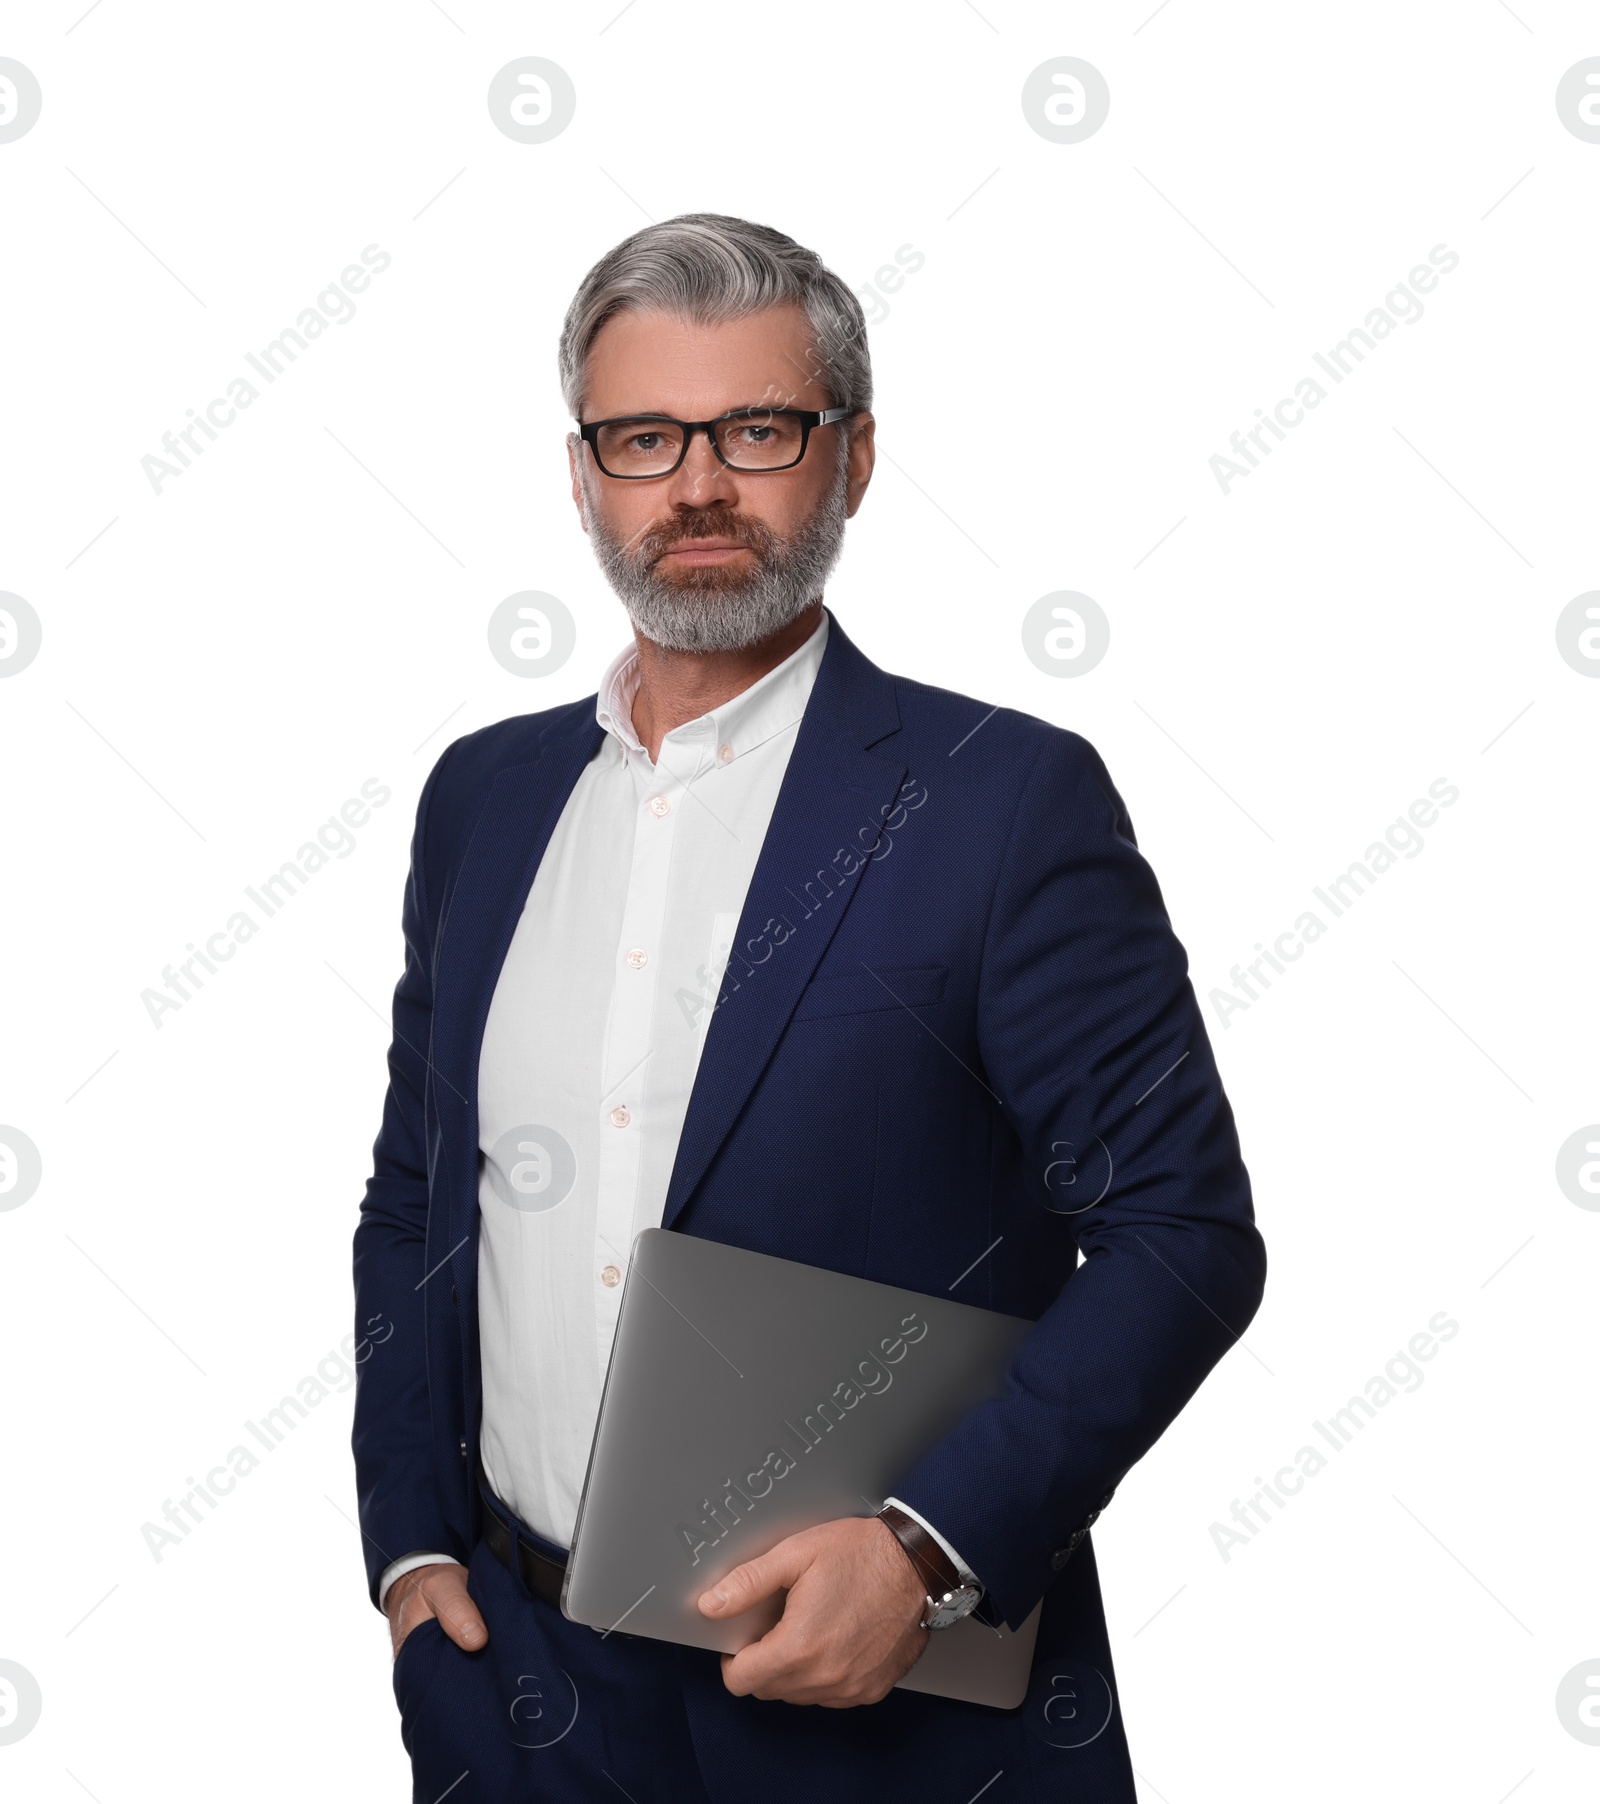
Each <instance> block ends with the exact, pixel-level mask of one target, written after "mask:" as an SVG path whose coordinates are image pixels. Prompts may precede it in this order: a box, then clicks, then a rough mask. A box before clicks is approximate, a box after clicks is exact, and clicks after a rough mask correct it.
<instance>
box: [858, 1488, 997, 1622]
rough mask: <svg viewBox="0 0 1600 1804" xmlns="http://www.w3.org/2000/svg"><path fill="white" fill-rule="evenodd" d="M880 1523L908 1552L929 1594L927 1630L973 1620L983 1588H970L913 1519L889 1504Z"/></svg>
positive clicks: (930, 1537)
mask: <svg viewBox="0 0 1600 1804" xmlns="http://www.w3.org/2000/svg"><path fill="white" fill-rule="evenodd" d="M878 1520H879V1521H880V1522H881V1523H882V1524H883V1526H884V1527H885V1528H886V1529H888V1531H889V1533H890V1534H891V1535H893V1536H894V1538H895V1539H896V1540H897V1541H898V1542H899V1543H900V1545H901V1546H902V1547H903V1548H904V1549H905V1550H906V1555H907V1557H908V1558H909V1559H910V1561H911V1564H912V1565H913V1566H915V1567H916V1569H917V1576H918V1577H919V1578H920V1579H921V1580H922V1582H923V1588H924V1589H925V1591H926V1592H927V1603H928V1608H927V1611H926V1612H925V1614H924V1615H923V1618H922V1627H923V1628H925V1629H947V1628H949V1627H950V1625H951V1624H952V1623H956V1622H960V1620H961V1619H962V1617H963V1616H970V1615H971V1614H972V1612H973V1611H974V1610H975V1609H976V1608H977V1607H978V1603H979V1600H980V1599H981V1598H982V1596H983V1587H982V1585H971V1584H968V1583H967V1582H966V1581H965V1580H964V1579H963V1578H962V1576H961V1574H960V1573H959V1572H958V1571H957V1570H956V1567H955V1562H954V1561H953V1560H952V1559H951V1558H950V1556H949V1554H947V1553H946V1552H945V1550H944V1549H943V1548H942V1547H941V1546H940V1545H939V1543H938V1542H937V1541H935V1540H934V1538H933V1536H932V1535H930V1534H929V1533H928V1531H927V1530H926V1529H925V1528H924V1527H923V1526H922V1524H921V1523H920V1522H918V1521H917V1520H916V1518H915V1517H913V1516H908V1515H907V1514H906V1513H905V1511H904V1510H902V1509H896V1507H895V1506H894V1505H893V1504H892V1503H886V1504H885V1505H884V1506H883V1508H882V1509H881V1510H879V1511H878Z"/></svg>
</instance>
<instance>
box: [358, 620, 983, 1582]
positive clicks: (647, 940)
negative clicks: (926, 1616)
mask: <svg viewBox="0 0 1600 1804" xmlns="http://www.w3.org/2000/svg"><path fill="white" fill-rule="evenodd" d="M827 642H828V615H827V613H826V611H825V610H824V612H823V614H822V617H821V620H820V622H819V624H818V627H817V630H816V631H815V632H814V633H813V634H812V635H811V637H810V638H809V639H807V640H806V642H805V644H804V645H802V646H800V648H799V649H798V650H797V651H794V652H792V653H791V654H790V656H789V657H787V658H786V659H785V660H784V661H783V662H782V663H781V664H779V665H778V666H777V667H776V668H775V669H773V670H770V671H768V672H767V674H766V675H765V676H763V677H762V678H760V680H759V681H757V682H755V683H753V684H752V685H751V686H750V687H749V688H748V689H746V690H744V691H742V692H741V693H740V694H738V695H736V696H734V697H733V699H732V700H731V701H727V702H724V703H723V704H722V705H721V706H720V707H717V708H714V709H712V710H711V712H710V713H708V714H702V715H701V716H700V717H699V719H697V720H692V721H689V722H687V723H686V724H685V725H683V726H680V727H675V728H673V730H672V731H671V732H670V733H668V734H666V735H665V737H664V738H663V739H662V742H661V750H660V753H659V756H658V757H657V758H656V760H655V761H654V762H652V761H651V758H650V754H649V753H648V752H647V751H646V749H645V748H644V746H643V745H642V744H641V743H640V741H639V738H638V735H637V734H636V733H635V732H634V730H633V699H634V696H635V695H636V694H637V692H638V688H639V659H638V652H637V650H636V648H635V647H633V646H630V647H629V648H628V649H627V650H626V651H624V652H622V653H620V654H619V655H618V656H617V657H616V658H615V659H614V660H613V661H612V663H611V664H610V666H609V667H608V668H607V670H606V672H605V675H604V677H603V678H602V680H601V684H600V692H599V695H598V697H597V701H596V710H595V712H596V717H597V719H598V720H599V723H600V725H601V726H602V727H603V728H604V729H605V738H604V739H603V740H602V741H601V743H600V747H599V749H598V750H597V751H596V753H595V755H594V757H593V758H592V759H591V761H590V762H589V764H588V765H587V766H586V767H585V768H584V770H583V772H582V774H581V775H580V776H579V778H578V782H577V784H576V786H575V787H574V789H573V791H572V795H571V797H570V798H569V799H568V802H567V805H566V807H565V808H564V809H563V811H562V814H561V817H560V819H559V821H558V822H557V824H556V828H555V831H554V833H553V834H552V835H551V839H550V844H549V846H548V848H547V850H546V852H545V855H544V857H543V859H542V860H541V861H540V865H539V870H538V874H537V875H536V876H535V878H534V881H533V886H532V888H531V889H530V891H529V893H528V900H527V903H526V905H525V906H524V908H523V911H522V916H521V919H520V920H519V921H518V923H517V927H516V931H515V933H514V934H513V936H512V940H511V945H510V949H509V950H508V951H507V953H506V958H505V963H504V965H503V966H502V968H501V971H500V976H499V981H498V983H497V984H496V987H495V992H494V998H493V1001H492V1002H491V1004H490V1008H489V1015H488V1020H487V1023H486V1025H485V1028H484V1035H483V1047H482V1052H481V1055H480V1058H479V1063H478V1124H479V1127H478V1132H479V1147H480V1152H481V1155H482V1156H481V1159H480V1177H479V1189H478V1208H479V1213H480V1216H481V1218H482V1219H481V1230H482V1231H481V1236H480V1240H479V1248H478V1327H479V1337H480V1343H481V1347H482V1361H483V1430H482V1437H481V1440H480V1447H479V1451H480V1453H481V1457H482V1460H483V1466H484V1471H485V1474H486V1476H487V1478H488V1481H489V1484H490V1487H491V1488H492V1489H493V1491H494V1492H495V1494H496V1496H498V1497H499V1498H500V1499H501V1500H502V1501H503V1502H504V1503H505V1504H506V1506H507V1507H508V1508H509V1509H510V1510H511V1511H512V1512H513V1513H514V1514H515V1515H517V1516H519V1517H520V1518H521V1519H522V1520H523V1521H524V1522H525V1523H527V1525H528V1526H529V1527H530V1528H531V1529H533V1530H535V1531H536V1532H537V1533H538V1534H541V1535H543V1536H544V1537H545V1538H546V1539H547V1540H550V1541H553V1542H554V1543H555V1544H556V1545H557V1546H559V1547H567V1546H570V1545H571V1541H572V1530H573V1525H574V1522H575V1520H576V1518H577V1511H578V1499H579V1496H580V1494H581V1492H582V1489H583V1480H584V1473H585V1471H586V1470H587V1467H588V1462H589V1448H590V1443H591V1442H592V1440H593V1438H594V1429H595V1423H596V1421H597V1419H598V1417H599V1411H600V1393H601V1388H602V1386H603V1385H604V1383H605V1375H606V1366H607V1364H608V1363H609V1361H610V1358H611V1344H612V1339H613V1336H614V1335H615V1333H616V1326H617V1315H618V1311H619V1308H620V1305H621V1302H622V1279H623V1275H624V1273H625V1272H626V1270H627V1264H628V1252H629V1248H630V1247H631V1246H632V1244H633V1238H634V1236H635V1235H636V1234H638V1233H639V1232H640V1231H641V1230H643V1229H645V1228H656V1227H659V1226H660V1225H661V1217H662V1211H663V1209H664V1207H665V1203H666V1196H667V1186H668V1184H669V1182H670V1180H671V1177H672V1168H673V1163H674V1161H675V1159H676V1157H677V1150H678V1140H679V1137H680V1135H681V1133H682V1131H683V1122H684V1116H685V1115H686V1113H687V1111H688V1106H689V1093H690V1091H691V1090H692V1089H693V1087H694V1080H695V1073H696V1071H697V1070H698V1068H699V1063H700V1053H701V1049H702V1047H703V1046H704V1044H705V1036H706V1032H707V1030H708V1028H709V1027H710V1024H711V1015H712V1005H713V1003H714V1002H715V1000H716V996H717V992H718V989H719V987H720V985H721V981H722V974H723V969H724V967H725V965H726V963H727V959H728V954H729V949H730V947H731V946H732V943H733V936H734V931H735V929H736V928H737V927H738V924H739V916H740V913H741V911H742V910H743V907H744V900H745V893H746V891H747V890H748V889H749V887H750V880H751V877H752V876H753V875H754V872H755V867H756V860H757V858H758V857H759V856H760V852H761V846H762V842H763V840H764V839H765V837H766V832H767V824H768V822H769V821H770V820H771V818H772V811H773V808H774V806H775V805H776V803H777V799H778V790H779V787H780V785H781V784H782V782H783V775H784V771H785V770H786V769H787V767H788V763H789V755H790V753H791V752H792V751H793V749H794V742H795V738H796V735H797V734H798V732H799V729H800V719H801V716H802V715H803V714H804V712H805V707H806V702H807V699H808V698H809V696H810V694H811V688H812V684H813V683H814V682H815V680H816V675H817V670H818V667H819V666H820V664H821V662H822V655H823V652H824V651H825V650H826V649H827ZM900 1507H901V1508H904V1507H905V1506H904V1505H903V1504H902V1505H901V1506H900ZM907 1513H908V1514H910V1513H911V1512H909V1511H908V1512H907ZM917 1520H918V1521H921V1520H922V1519H921V1518H920V1517H918V1518H917ZM925 1526H927V1527H928V1529H929V1532H930V1533H931V1534H934V1536H935V1538H936V1539H937V1540H939V1542H940V1545H941V1546H943V1547H944V1548H945V1550H946V1551H947V1552H948V1553H949V1554H950V1556H951V1558H952V1559H953V1560H954V1561H955V1562H956V1564H957V1566H958V1567H961V1569H962V1573H963V1576H964V1577H970V1575H969V1574H968V1573H967V1570H966V1568H965V1567H964V1565H963V1564H962V1562H961V1560H960V1557H959V1556H958V1555H957V1554H956V1553H955V1550H954V1549H953V1548H951V1547H950V1546H949V1543H948V1542H946V1541H944V1540H943V1537H941V1536H939V1535H938V1534H937V1531H936V1530H934V1529H933V1528H932V1526H931V1524H925ZM448 1558H449V1556H448V1555H441V1554H432V1553H421V1552H419V1553H415V1554H411V1555H408V1556H406V1557H405V1558H402V1559H399V1560H396V1561H395V1562H394V1563H393V1564H392V1565H390V1566H389V1567H388V1568H387V1569H386V1570H385V1572H384V1574H383V1578H382V1581H381V1584H380V1588H379V1602H380V1604H381V1602H382V1599H383V1596H384V1594H385V1593H386V1592H387V1590H388V1587H389V1585H390V1584H391V1583H392V1582H393V1581H394V1579H396V1578H398V1577H399V1576H400V1574H401V1573H402V1572H406V1571H409V1570H411V1569H412V1568H413V1567H415V1566H419V1565H423V1564H426V1563H429V1562H431V1561H435V1560H444V1559H448Z"/></svg>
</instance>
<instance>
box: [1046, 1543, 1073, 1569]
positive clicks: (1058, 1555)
mask: <svg viewBox="0 0 1600 1804" xmlns="http://www.w3.org/2000/svg"><path fill="white" fill-rule="evenodd" d="M1071 1553H1072V1550H1071V1549H1070V1548H1067V1547H1058V1548H1057V1549H1056V1550H1055V1552H1054V1553H1053V1554H1051V1556H1050V1564H1051V1565H1052V1566H1053V1567H1054V1568H1055V1570H1056V1571H1057V1572H1059V1571H1060V1570H1061V1568H1062V1567H1063V1566H1065V1565H1066V1563H1067V1561H1068V1559H1070V1558H1071Z"/></svg>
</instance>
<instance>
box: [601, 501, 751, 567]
mask: <svg viewBox="0 0 1600 1804" xmlns="http://www.w3.org/2000/svg"><path fill="white" fill-rule="evenodd" d="M686 539H732V540H733V541H734V543H735V544H738V545H742V546H744V547H745V549H746V550H749V551H753V552H755V554H756V555H757V556H758V557H762V558H765V557H767V556H769V555H770V554H771V552H772V551H773V549H774V547H775V546H776V545H777V542H778V541H777V535H776V534H775V533H774V532H773V530H772V528H771V527H769V526H767V525H766V524H765V523H764V522H762V521H760V520H752V519H750V518H749V517H747V516H746V515H744V514H741V513H739V512H738V511H737V510H736V509H734V508H731V507H724V506H721V505H718V506H716V507H703V508H694V509H687V510H685V511H683V512H682V513H679V514H676V515H674V516H673V518H672V519H670V520H660V521H657V522H656V524H655V525H654V526H651V527H648V528H647V529H646V530H645V531H644V532H643V533H641V534H640V536H639V538H638V539H637V540H635V542H634V556H635V557H636V559H637V560H638V561H639V562H640V563H642V564H653V563H654V562H655V561H656V559H657V558H659V557H660V556H661V555H662V553H663V552H667V551H670V550H671V549H672V548H673V546H674V545H681V544H682V543H683V542H684V541H685V540H686Z"/></svg>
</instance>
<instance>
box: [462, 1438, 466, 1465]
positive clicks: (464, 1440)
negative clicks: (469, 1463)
mask: <svg viewBox="0 0 1600 1804" xmlns="http://www.w3.org/2000/svg"><path fill="white" fill-rule="evenodd" d="M461 1457H462V1458H463V1459H465V1458H466V1457H467V1437H466V1436H465V1435H462V1437H461Z"/></svg>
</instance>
